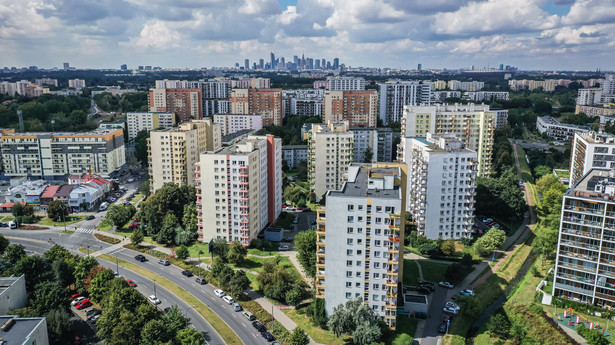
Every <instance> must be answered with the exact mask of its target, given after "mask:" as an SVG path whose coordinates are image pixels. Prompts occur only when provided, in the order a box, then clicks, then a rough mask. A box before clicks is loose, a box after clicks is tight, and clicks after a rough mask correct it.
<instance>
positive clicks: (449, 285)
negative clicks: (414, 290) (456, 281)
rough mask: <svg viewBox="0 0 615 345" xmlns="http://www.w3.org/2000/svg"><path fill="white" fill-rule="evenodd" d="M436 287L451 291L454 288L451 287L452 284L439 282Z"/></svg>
mask: <svg viewBox="0 0 615 345" xmlns="http://www.w3.org/2000/svg"><path fill="white" fill-rule="evenodd" d="M438 285H440V286H442V287H445V288H447V289H452V288H454V287H455V285H453V284H452V283H449V282H439V283H438Z"/></svg>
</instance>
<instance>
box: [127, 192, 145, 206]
mask: <svg viewBox="0 0 615 345" xmlns="http://www.w3.org/2000/svg"><path fill="white" fill-rule="evenodd" d="M141 199H143V194H141V193H137V194H136V195H135V197H134V198H132V199H130V202H131V203H132V204H133V205H136V204H137V203H138V202H139V201H141Z"/></svg>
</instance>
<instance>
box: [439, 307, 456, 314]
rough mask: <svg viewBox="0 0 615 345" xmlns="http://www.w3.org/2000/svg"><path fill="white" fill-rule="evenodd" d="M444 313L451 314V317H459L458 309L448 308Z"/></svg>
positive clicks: (444, 309)
mask: <svg viewBox="0 0 615 345" xmlns="http://www.w3.org/2000/svg"><path fill="white" fill-rule="evenodd" d="M442 311H443V312H445V313H447V314H451V315H457V312H458V310H457V309H453V308H447V307H444V308H442Z"/></svg>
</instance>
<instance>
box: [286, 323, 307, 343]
mask: <svg viewBox="0 0 615 345" xmlns="http://www.w3.org/2000/svg"><path fill="white" fill-rule="evenodd" d="M288 343H289V344H290V345H308V344H309V343H310V338H309V337H308V335H307V333H305V331H304V330H303V329H301V328H300V327H295V329H294V330H293V333H292V334H291V335H290V340H289V341H288Z"/></svg>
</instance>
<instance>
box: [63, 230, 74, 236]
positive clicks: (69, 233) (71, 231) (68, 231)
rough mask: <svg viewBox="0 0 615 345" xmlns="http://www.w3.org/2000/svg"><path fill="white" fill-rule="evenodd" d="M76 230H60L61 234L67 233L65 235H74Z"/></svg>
mask: <svg viewBox="0 0 615 345" xmlns="http://www.w3.org/2000/svg"><path fill="white" fill-rule="evenodd" d="M74 232H75V231H73V230H62V231H60V233H61V234H65V235H72V234H73V233H74Z"/></svg>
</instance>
